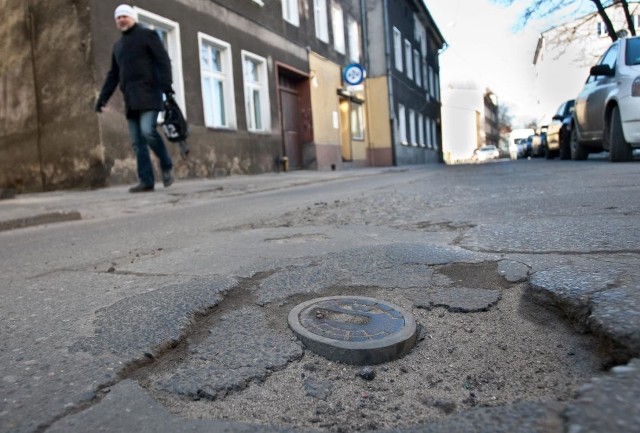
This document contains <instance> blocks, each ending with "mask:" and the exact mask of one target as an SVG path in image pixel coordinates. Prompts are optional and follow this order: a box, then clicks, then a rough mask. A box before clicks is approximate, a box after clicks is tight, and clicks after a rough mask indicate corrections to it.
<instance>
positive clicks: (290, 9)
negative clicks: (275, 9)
mask: <svg viewBox="0 0 640 433" xmlns="http://www.w3.org/2000/svg"><path fill="white" fill-rule="evenodd" d="M282 18H283V19H284V20H285V21H286V22H288V23H291V24H293V25H294V26H296V27H298V26H299V25H300V12H299V11H298V0H282Z"/></svg>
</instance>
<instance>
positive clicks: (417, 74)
mask: <svg viewBox="0 0 640 433" xmlns="http://www.w3.org/2000/svg"><path fill="white" fill-rule="evenodd" d="M413 67H414V68H415V70H414V71H413V75H414V76H415V77H416V84H417V85H418V87H421V86H422V75H421V74H420V53H419V52H418V50H413Z"/></svg>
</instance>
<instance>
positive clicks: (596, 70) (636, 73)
mask: <svg viewBox="0 0 640 433" xmlns="http://www.w3.org/2000/svg"><path fill="white" fill-rule="evenodd" d="M635 147H640V37H630V38H621V39H618V40H617V41H615V42H613V43H612V44H611V45H610V46H609V48H608V49H607V50H606V51H605V52H604V54H603V55H602V57H601V58H600V60H599V61H598V63H597V64H596V65H595V66H593V67H592V68H591V70H590V72H589V78H588V79H587V81H586V83H585V85H584V87H583V88H582V91H581V92H580V93H579V94H578V96H577V97H576V100H575V111H574V113H573V125H572V128H571V146H570V148H571V158H572V159H586V158H587V157H588V156H589V153H591V152H599V151H602V150H608V151H609V159H610V160H611V161H614V162H617V161H629V160H631V159H632V157H633V148H635Z"/></svg>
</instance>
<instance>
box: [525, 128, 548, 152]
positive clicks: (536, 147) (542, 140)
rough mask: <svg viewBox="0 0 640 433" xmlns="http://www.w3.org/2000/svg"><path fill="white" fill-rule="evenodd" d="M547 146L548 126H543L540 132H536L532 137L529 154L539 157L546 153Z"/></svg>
mask: <svg viewBox="0 0 640 433" xmlns="http://www.w3.org/2000/svg"><path fill="white" fill-rule="evenodd" d="M546 147H547V127H546V126H542V127H541V128H540V133H536V134H535V135H534V136H533V137H532V138H531V149H530V151H529V154H528V155H527V156H532V157H538V156H542V155H544V154H545V149H546Z"/></svg>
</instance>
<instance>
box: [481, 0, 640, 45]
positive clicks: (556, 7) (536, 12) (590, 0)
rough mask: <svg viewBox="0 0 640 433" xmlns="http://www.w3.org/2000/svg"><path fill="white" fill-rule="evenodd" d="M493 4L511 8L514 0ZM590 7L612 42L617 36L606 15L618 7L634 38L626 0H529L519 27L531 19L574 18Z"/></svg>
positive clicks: (634, 32)
mask: <svg viewBox="0 0 640 433" xmlns="http://www.w3.org/2000/svg"><path fill="white" fill-rule="evenodd" d="M493 1H494V3H496V4H499V5H503V6H511V5H512V4H513V3H514V2H515V0H493ZM589 4H590V5H591V7H592V8H593V9H592V12H597V13H598V15H599V16H600V18H601V19H602V22H603V23H604V25H605V27H606V28H607V32H608V34H609V37H610V38H611V40H612V41H615V40H617V39H618V34H617V32H616V30H615V28H614V26H613V23H612V22H611V18H610V17H609V15H608V13H607V9H608V8H609V7H610V6H613V5H615V4H617V5H620V6H621V7H622V9H623V11H624V14H625V17H626V20H627V27H628V29H629V32H630V33H631V34H632V35H634V36H635V34H636V30H635V25H634V23H633V16H632V15H631V13H630V11H629V3H628V1H627V0H531V3H529V5H528V6H526V7H525V9H524V11H523V13H522V15H521V17H520V23H519V24H520V26H522V27H524V26H526V25H527V23H528V22H529V21H531V20H533V19H540V18H548V17H559V16H560V17H564V18H567V19H569V18H570V17H575V16H576V15H577V14H578V13H579V12H580V11H584V10H586V6H588V5H589Z"/></svg>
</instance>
